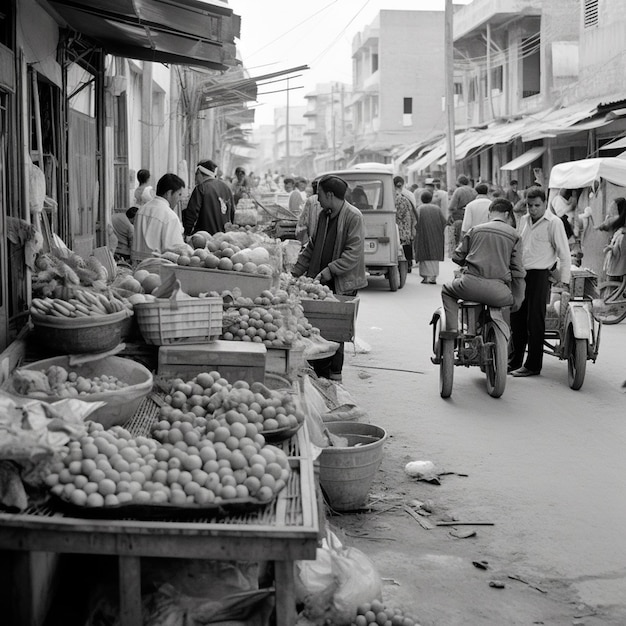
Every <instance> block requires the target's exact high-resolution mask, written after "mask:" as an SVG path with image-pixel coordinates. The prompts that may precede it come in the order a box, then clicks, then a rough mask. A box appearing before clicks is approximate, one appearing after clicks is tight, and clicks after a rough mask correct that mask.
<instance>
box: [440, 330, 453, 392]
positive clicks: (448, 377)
mask: <svg viewBox="0 0 626 626" xmlns="http://www.w3.org/2000/svg"><path fill="white" fill-rule="evenodd" d="M439 341H440V344H441V363H440V364H439V395H440V396H441V397H442V398H449V397H450V396H451V395H452V383H453V382H454V339H440V340H439Z"/></svg>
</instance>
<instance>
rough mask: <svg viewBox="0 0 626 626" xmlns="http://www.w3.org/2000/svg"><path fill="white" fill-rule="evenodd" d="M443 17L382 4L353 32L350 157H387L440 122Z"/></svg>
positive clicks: (388, 159)
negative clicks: (370, 19)
mask: <svg viewBox="0 0 626 626" xmlns="http://www.w3.org/2000/svg"><path fill="white" fill-rule="evenodd" d="M444 17H445V16H444V13H443V12H442V11H389V10H383V11H380V13H379V14H378V16H377V18H376V19H375V20H374V21H373V22H372V23H371V24H370V25H369V26H367V27H366V28H365V29H363V31H361V32H360V33H358V34H357V35H356V36H355V37H354V40H353V42H352V59H353V72H352V75H353V81H352V83H353V84H352V89H353V97H352V119H353V126H354V148H353V154H352V163H358V162H363V161H379V162H382V163H389V162H391V157H392V150H393V149H394V148H395V147H397V146H403V145H407V144H410V143H413V142H417V141H420V140H423V139H426V138H427V137H428V136H429V135H431V134H432V132H433V128H436V127H437V126H440V125H442V123H443V120H444V116H443V111H442V104H441V103H442V96H443V95H444V91H445V75H444V72H443V65H444Z"/></svg>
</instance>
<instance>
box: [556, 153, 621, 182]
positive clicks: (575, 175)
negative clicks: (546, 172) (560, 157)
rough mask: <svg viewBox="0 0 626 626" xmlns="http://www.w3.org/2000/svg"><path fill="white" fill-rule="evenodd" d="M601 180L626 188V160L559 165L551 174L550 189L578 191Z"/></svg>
mask: <svg viewBox="0 0 626 626" xmlns="http://www.w3.org/2000/svg"><path fill="white" fill-rule="evenodd" d="M601 179H604V180H607V181H609V182H610V183H613V184H614V185H619V186H621V187H626V159H620V158H618V157H606V158H597V159H582V160H580V161H568V162H566V163H559V164H558V165H555V166H554V167H553V168H552V172H550V183H549V187H551V188H552V187H554V188H559V189H560V188H561V187H565V188H566V189H577V188H579V187H588V186H590V185H591V184H592V183H593V182H594V181H596V180H601Z"/></svg>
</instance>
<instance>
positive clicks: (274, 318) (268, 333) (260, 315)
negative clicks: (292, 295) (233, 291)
mask: <svg viewBox="0 0 626 626" xmlns="http://www.w3.org/2000/svg"><path fill="white" fill-rule="evenodd" d="M282 317H283V316H282V313H281V312H280V311H278V310H277V309H274V308H269V309H266V308H265V307H261V306H256V307H253V308H252V309H249V308H247V307H241V308H237V307H229V308H227V309H226V310H225V311H224V319H230V320H231V323H230V325H229V326H228V327H227V328H226V330H225V331H224V333H223V334H222V339H225V340H226V341H252V342H255V343H263V344H265V345H266V346H267V347H282V346H284V345H285V343H291V342H292V341H293V340H294V339H295V336H294V335H293V333H290V334H289V333H288V332H281V333H279V330H280V328H281V326H282Z"/></svg>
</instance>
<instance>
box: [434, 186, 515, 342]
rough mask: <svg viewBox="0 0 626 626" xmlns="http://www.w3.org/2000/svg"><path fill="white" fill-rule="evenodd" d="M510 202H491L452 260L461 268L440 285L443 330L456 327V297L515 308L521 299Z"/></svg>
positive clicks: (457, 309)
mask: <svg viewBox="0 0 626 626" xmlns="http://www.w3.org/2000/svg"><path fill="white" fill-rule="evenodd" d="M512 210H513V205H512V204H511V203H510V202H509V201H508V200H506V199H505V198H496V199H495V200H493V201H492V202H491V203H490V206H489V214H488V218H487V221H486V222H484V223H482V224H478V225H477V226H474V227H473V228H471V229H470V230H469V231H468V232H467V233H465V235H463V239H462V240H461V243H460V244H459V246H458V247H457V248H456V249H455V251H454V253H453V255H452V260H453V261H454V262H455V263H456V264H457V265H460V266H461V267H462V268H463V270H462V274H461V276H460V277H458V278H455V279H454V280H452V281H451V282H449V283H446V284H445V285H444V286H443V287H442V288H441V299H442V302H443V308H444V311H445V313H446V330H449V331H457V330H458V311H459V305H458V300H459V298H460V299H463V300H473V301H475V302H480V303H481V304H486V305H487V306H493V307H511V310H512V311H517V309H519V307H520V306H521V304H522V301H523V299H524V276H525V275H526V272H525V270H524V266H523V263H522V246H521V238H520V236H519V234H518V232H517V230H516V229H515V228H513V227H512V226H511V225H510V224H509V223H508V220H509V214H510V213H511V211H512Z"/></svg>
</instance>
